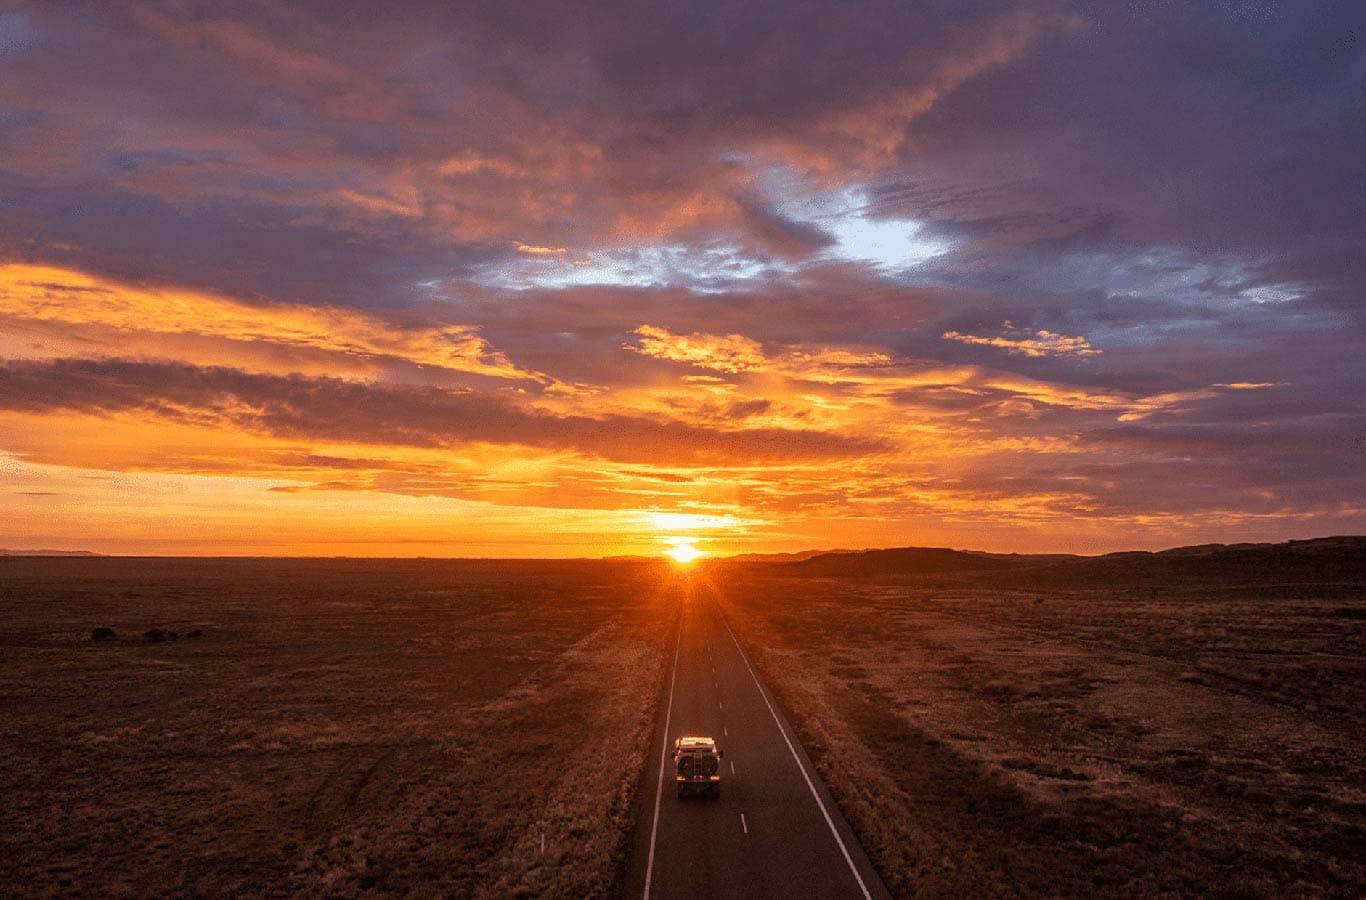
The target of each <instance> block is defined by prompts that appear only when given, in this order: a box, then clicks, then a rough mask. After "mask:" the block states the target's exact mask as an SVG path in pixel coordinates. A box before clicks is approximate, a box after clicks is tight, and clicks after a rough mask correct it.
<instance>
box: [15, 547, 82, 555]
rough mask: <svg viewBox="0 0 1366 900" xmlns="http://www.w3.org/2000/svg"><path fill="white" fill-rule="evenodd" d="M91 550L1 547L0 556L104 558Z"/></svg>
mask: <svg viewBox="0 0 1366 900" xmlns="http://www.w3.org/2000/svg"><path fill="white" fill-rule="evenodd" d="M103 555H104V554H103V553H92V552H91V551H89V550H6V549H5V548H3V547H0V556H103Z"/></svg>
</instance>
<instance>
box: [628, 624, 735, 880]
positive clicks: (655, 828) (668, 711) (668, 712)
mask: <svg viewBox="0 0 1366 900" xmlns="http://www.w3.org/2000/svg"><path fill="white" fill-rule="evenodd" d="M734 638H735V635H731V639H732V640H733V639H734ZM682 645H683V620H682V619H681V618H680V619H679V620H678V640H677V641H675V642H674V669H673V674H672V675H670V676H669V705H668V706H667V707H666V708H665V710H664V739H663V740H662V741H661V742H660V745H659V784H658V786H657V787H656V790H655V818H654V822H652V823H651V824H650V855H649V857H648V858H647V860H646V863H645V895H644V900H650V878H651V876H653V875H654V873H655V838H656V836H658V834H659V801H660V799H661V798H662V797H663V796H664V759H665V757H667V756H668V755H669V720H670V719H671V718H672V717H673V714H674V685H675V684H676V683H677V682H678V648H679V647H681V646H682Z"/></svg>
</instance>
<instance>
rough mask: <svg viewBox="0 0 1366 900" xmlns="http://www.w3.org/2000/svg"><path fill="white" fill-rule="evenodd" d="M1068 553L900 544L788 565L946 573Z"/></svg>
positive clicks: (842, 571) (828, 570)
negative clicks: (890, 547)
mask: <svg viewBox="0 0 1366 900" xmlns="http://www.w3.org/2000/svg"><path fill="white" fill-rule="evenodd" d="M1078 558H1079V557H1072V556H1065V555H1056V554H1055V555H1041V556H1027V555H1021V554H1018V553H1009V554H1006V553H981V552H978V551H974V550H950V549H948V548H946V547H898V548H895V549H892V550H861V551H847V552H839V553H823V554H820V555H818V556H813V557H811V558H810V559H806V560H802V561H801V562H796V563H792V564H790V565H787V566H785V567H784V568H785V569H786V570H787V571H789V572H791V573H792V574H794V575H795V574H800V575H813V576H822V577H841V576H851V575H852V576H858V575H942V574H948V573H958V572H994V571H999V570H1001V569H1017V568H1021V567H1023V566H1037V565H1041V564H1044V563H1050V562H1057V561H1059V560H1070V559H1078Z"/></svg>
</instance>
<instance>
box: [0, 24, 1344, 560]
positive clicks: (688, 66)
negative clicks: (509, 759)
mask: <svg viewBox="0 0 1366 900" xmlns="http://www.w3.org/2000/svg"><path fill="white" fill-rule="evenodd" d="M1364 37H1366V6H1362V5H1361V4H1360V3H1354V2H1342V3H1321V2H1313V0H1296V2H1285V3H1260V2H1253V0H1238V2H1221V0H1209V2H1200V3H1187V2H1163V0H1152V2H1130V3H1125V2H1115V3H1068V2H1054V0H1027V2H1025V0H1020V2H1017V0H988V2H962V0H942V2H917V3H907V2H904V0H887V2H840V3H833V2H830V3H794V2H791V0H780V2H744V3H737V2H725V3H718V2H711V3H707V2H699V3H678V2H675V0H669V2H632V3H612V2H594V3H575V2H563V0H554V2H549V0H541V2H524V3H519V2H509V0H498V2H488V3H480V2H470V3H455V4H451V3H445V2H441V3H431V4H422V3H416V2H414V3H403V4H375V3H317V4H312V3H292V4H280V3H274V2H261V3H212V4H210V3H193V2H165V3H150V2H149V3H129V2H101V3H91V4H81V3H66V2H41V3H32V4H29V3H24V2H19V3H13V2H5V0H0V498H2V499H0V502H3V506H4V509H5V514H4V515H3V516H0V546H7V547H11V548H53V549H86V550H93V551H97V552H108V553H133V554H153V555H156V554H167V555H181V554H226V555H238V554H269V555H336V554H345V555H364V556H519V557H528V556H602V555H613V554H638V553H643V554H658V553H661V552H664V551H668V550H670V549H672V550H679V549H680V548H681V552H682V555H687V553H688V551H689V550H692V551H696V552H702V553H707V554H728V553H740V552H774V551H792V550H800V549H807V548H836V547H839V548H860V547H879V546H880V547H886V546H906V545H921V546H952V547H960V548H971V549H983V550H994V551H1005V552H1012V551H1019V552H1040V551H1046V552H1054V551H1056V552H1075V553H1100V552H1107V551H1112V550H1120V549H1133V548H1147V549H1155V548H1161V547H1170V546H1177V545H1182V544H1192V543H1205V542H1235V541H1244V540H1285V539H1291V538H1305V537H1313V536H1321V535H1329V534H1346V533H1362V532H1366V465H1364V464H1363V460H1364V459H1366V454H1364V451H1366V362H1363V360H1366V354H1363V352H1362V349H1361V348H1362V345H1363V336H1364V332H1366V329H1364V328H1363V324H1364V317H1363V305H1364V304H1363V300H1364V299H1366V297H1364V296H1363V293H1364V291H1366V289H1364V288H1363V285H1364V284H1366V252H1363V248H1366V216H1363V199H1364V198H1366V152H1364V151H1363V148H1366V103H1363V98H1366V44H1363V38H1364Z"/></svg>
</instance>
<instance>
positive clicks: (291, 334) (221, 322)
mask: <svg viewBox="0 0 1366 900" xmlns="http://www.w3.org/2000/svg"><path fill="white" fill-rule="evenodd" d="M0 317H3V318H6V319H9V320H12V321H16V322H20V323H22V322H31V323H37V324H40V325H44V324H50V325H56V326H59V327H60V329H61V330H62V331H63V332H64V333H65V334H66V335H68V336H72V337H79V336H80V335H81V333H82V331H85V330H89V331H91V332H93V336H95V337H97V338H99V339H102V340H106V341H109V342H111V345H112V346H110V347H109V349H108V350H106V351H105V355H117V354H119V353H121V352H124V351H126V349H127V347H128V346H129V345H133V346H136V347H138V348H139V349H142V350H151V349H153V348H154V347H155V344H156V341H157V340H160V339H162V338H166V339H169V340H170V341H172V342H173V343H175V342H178V343H180V344H182V345H183V344H185V343H186V338H187V337H188V338H190V339H194V338H199V339H215V340H220V341H231V342H233V343H234V344H237V345H240V346H242V347H253V348H256V349H254V350H252V351H249V352H248V355H249V356H251V357H253V358H258V359H259V358H261V356H262V354H261V353H260V352H259V347H260V346H261V345H268V346H272V347H276V348H282V349H289V350H294V351H303V352H305V353H310V352H311V353H318V352H324V353H327V354H330V355H335V356H341V357H345V358H349V359H351V360H355V361H360V362H363V363H374V362H380V361H384V360H399V361H406V362H411V363H417V364H420V365H428V366H439V367H441V368H443V369H449V370H451V371H454V372H463V373H468V374H474V375H482V376H489V377H493V378H501V379H509V380H517V381H540V382H548V381H549V379H548V378H546V377H545V376H544V375H541V374H539V373H536V372H530V371H526V370H523V369H521V368H519V367H517V366H516V365H515V364H513V363H512V361H511V360H509V359H508V358H507V357H506V356H505V355H504V354H502V353H500V352H499V351H497V350H495V349H493V348H492V347H490V346H489V344H488V342H487V341H485V340H484V339H483V338H482V337H481V336H480V335H479V331H478V329H477V328H473V327H470V326H464V325H447V326H441V327H413V328H404V327H401V326H398V325H396V324H394V323H392V322H388V321H385V320H384V319H381V318H379V317H378V316H375V315H372V314H368V313H363V312H359V311H357V310H353V309H343V308H339V307H338V308H334V307H325V306H302V305H285V304H261V305H254V304H248V303H244V302H242V301H240V300H235V299H231V298H228V297H222V296H216V295H211V294H205V293H198V292H194V291H187V290H182V289H173V288H152V287H143V286H137V285H130V284H121V283H118V282H113V281H108V280H103V279H99V278H96V277H94V276H92V275H87V274H84V273H81V272H76V271H72V270H69V269H57V268H50V267H44V266H31V265H21V264H11V265H3V266H0ZM142 338H150V339H151V340H144V339H142ZM20 355H26V354H20ZM153 355H155V354H153Z"/></svg>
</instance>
